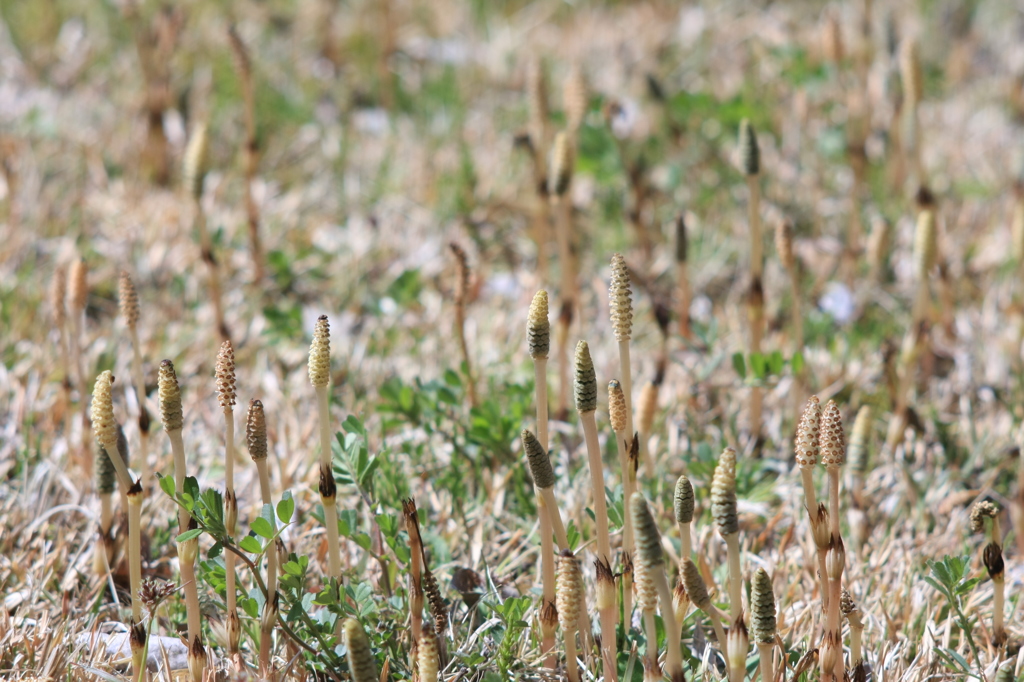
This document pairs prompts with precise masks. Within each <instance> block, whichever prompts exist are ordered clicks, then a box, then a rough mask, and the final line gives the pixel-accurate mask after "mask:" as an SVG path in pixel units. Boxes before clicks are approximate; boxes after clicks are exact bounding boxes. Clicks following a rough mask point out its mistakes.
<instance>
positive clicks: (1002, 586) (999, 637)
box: [992, 576, 1006, 645]
mask: <svg viewBox="0 0 1024 682" xmlns="http://www.w3.org/2000/svg"><path fill="white" fill-rule="evenodd" d="M1005 600H1006V583H1005V580H1004V578H1003V577H1002V576H1000V577H999V579H998V580H993V581H992V636H993V638H994V639H995V641H996V643H997V644H999V645H1002V643H1003V642H1004V641H1006V634H1005V632H1004V628H1003V604H1004V603H1005Z"/></svg>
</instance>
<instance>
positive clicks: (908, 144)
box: [899, 38, 927, 186]
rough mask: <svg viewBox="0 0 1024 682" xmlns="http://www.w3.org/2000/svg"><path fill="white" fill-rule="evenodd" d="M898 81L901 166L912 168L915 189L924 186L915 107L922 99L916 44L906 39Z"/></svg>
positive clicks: (924, 179) (920, 74) (900, 61)
mask: <svg viewBox="0 0 1024 682" xmlns="http://www.w3.org/2000/svg"><path fill="white" fill-rule="evenodd" d="M899 63H900V79H901V80H902V82H903V115H904V117H905V118H904V120H903V126H904V130H903V135H902V137H903V155H904V159H905V163H906V164H907V165H911V166H913V168H914V173H915V176H916V178H917V183H918V185H921V186H924V185H926V184H927V178H925V175H924V163H923V162H922V158H921V125H920V118H919V115H918V107H919V105H920V103H921V99H922V97H923V95H924V78H923V75H922V72H921V58H920V57H919V56H918V50H917V41H916V40H914V39H913V38H908V39H906V40H904V41H903V44H902V45H900V55H899Z"/></svg>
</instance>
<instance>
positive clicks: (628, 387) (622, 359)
mask: <svg viewBox="0 0 1024 682" xmlns="http://www.w3.org/2000/svg"><path fill="white" fill-rule="evenodd" d="M619 367H620V368H621V371H622V379H621V381H622V395H623V397H624V398H625V399H626V441H627V442H629V443H632V440H633V433H634V430H633V371H632V368H631V366H630V361H629V339H628V338H626V339H623V340H622V341H619ZM616 435H618V434H616ZM627 452H628V447H627ZM650 473H651V472H648V474H650ZM626 500H627V504H628V500H629V498H626ZM627 516H628V514H627Z"/></svg>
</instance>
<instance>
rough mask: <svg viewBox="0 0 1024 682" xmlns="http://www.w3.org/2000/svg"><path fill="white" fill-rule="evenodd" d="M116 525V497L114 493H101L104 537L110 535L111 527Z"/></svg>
mask: <svg viewBox="0 0 1024 682" xmlns="http://www.w3.org/2000/svg"><path fill="white" fill-rule="evenodd" d="M113 524H114V495H113V494H112V493H100V532H102V533H103V534H104V535H107V534H108V533H110V527H111V526H112V525H113Z"/></svg>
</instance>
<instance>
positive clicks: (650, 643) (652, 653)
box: [644, 609, 661, 680]
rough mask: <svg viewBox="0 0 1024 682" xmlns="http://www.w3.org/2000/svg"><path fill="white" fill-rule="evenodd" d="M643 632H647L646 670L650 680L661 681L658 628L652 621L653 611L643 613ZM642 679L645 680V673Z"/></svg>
mask: <svg viewBox="0 0 1024 682" xmlns="http://www.w3.org/2000/svg"><path fill="white" fill-rule="evenodd" d="M644 630H645V631H646V632H647V666H646V667H647V669H649V670H650V671H651V678H652V679H657V680H660V679H661V666H660V665H659V664H658V626H657V623H656V622H655V620H654V609H651V610H650V611H644ZM644 679H645V680H646V679H647V675H646V673H645V674H644Z"/></svg>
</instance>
